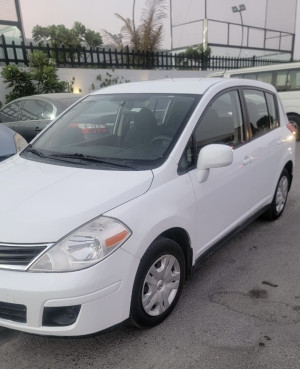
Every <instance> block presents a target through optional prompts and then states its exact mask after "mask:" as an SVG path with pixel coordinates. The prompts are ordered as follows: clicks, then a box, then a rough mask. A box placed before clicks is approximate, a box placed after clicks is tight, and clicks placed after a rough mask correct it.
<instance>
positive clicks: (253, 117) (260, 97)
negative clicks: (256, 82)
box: [244, 89, 279, 137]
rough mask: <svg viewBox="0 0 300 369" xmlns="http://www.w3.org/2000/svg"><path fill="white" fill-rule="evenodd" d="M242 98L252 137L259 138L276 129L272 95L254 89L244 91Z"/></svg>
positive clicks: (276, 121) (275, 114) (276, 117)
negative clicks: (243, 98)
mask: <svg viewBox="0 0 300 369" xmlns="http://www.w3.org/2000/svg"><path fill="white" fill-rule="evenodd" d="M244 97H245V101H246V105H247V111H248V117H249V124H250V129H251V135H252V137H257V136H261V135H263V134H265V133H267V132H269V131H270V130H271V129H273V128H276V127H278V125H279V121H278V116H277V111H276V104H275V100H274V96H273V95H272V94H269V93H265V92H264V91H259V90H255V89H251V90H250V89H249V90H247V89H245V90H244Z"/></svg>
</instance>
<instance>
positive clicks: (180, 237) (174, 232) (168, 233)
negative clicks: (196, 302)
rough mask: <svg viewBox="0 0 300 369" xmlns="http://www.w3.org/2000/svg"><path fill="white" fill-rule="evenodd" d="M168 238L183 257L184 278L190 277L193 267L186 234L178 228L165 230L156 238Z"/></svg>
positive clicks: (189, 243) (189, 242) (188, 239)
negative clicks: (175, 244) (173, 242)
mask: <svg viewBox="0 0 300 369" xmlns="http://www.w3.org/2000/svg"><path fill="white" fill-rule="evenodd" d="M162 237H164V238H168V239H170V240H172V241H175V242H176V243H177V244H178V245H179V246H180V247H181V249H182V251H183V253H184V257H185V266H186V278H188V277H190V275H191V273H192V265H193V249H192V247H191V240H190V236H189V234H188V232H187V231H186V230H185V229H183V228H180V227H174V228H170V229H167V230H165V231H164V232H162V233H161V234H160V235H159V236H158V237H157V238H162Z"/></svg>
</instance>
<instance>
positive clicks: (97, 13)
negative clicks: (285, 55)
mask: <svg viewBox="0 0 300 369" xmlns="http://www.w3.org/2000/svg"><path fill="white" fill-rule="evenodd" d="M3 1H4V0H3ZM145 1H146V0H19V2H20V7H21V14H22V18H23V24H24V30H25V35H26V38H31V31H32V28H33V27H34V26H35V25H41V26H48V25H51V24H64V25H65V26H66V27H68V28H71V27H72V25H73V24H74V22H75V21H79V22H81V23H83V24H84V25H85V26H86V27H87V28H90V29H92V30H94V31H96V32H100V34H102V35H103V29H105V30H107V31H109V32H111V33H113V34H116V33H119V32H120V28H121V26H122V22H121V21H120V20H119V19H118V18H117V17H116V16H115V15H114V13H119V14H120V15H122V16H123V17H125V18H127V17H129V18H132V12H133V4H135V20H136V23H137V24H138V23H139V19H140V15H141V9H142V8H143V7H144V5H145ZM295 1H296V0H284V1H283V0H240V1H238V0H184V1H183V0H172V14H173V24H180V23H185V22H188V21H195V20H198V19H202V18H203V17H204V14H203V13H204V9H205V8H204V6H205V2H206V4H207V13H208V18H211V19H218V20H225V21H228V22H233V23H237V24H240V22H241V20H240V14H239V13H232V11H231V6H233V5H239V4H240V3H242V2H243V3H244V4H245V5H246V11H245V12H243V13H242V15H243V22H244V24H245V25H255V26H258V27H264V26H265V25H267V27H268V28H271V29H274V27H276V29H278V28H284V29H285V30H287V29H288V28H291V29H290V30H289V31H290V32H293V24H294V21H295V19H297V22H296V43H295V58H298V59H300V1H299V4H298V6H297V8H296V10H297V12H296V13H295V5H294V3H295ZM276 2H277V6H276V4H275V3H276ZM166 4H167V6H168V8H169V4H170V1H169V0H166ZM273 5H275V6H273ZM279 7H281V9H279ZM266 9H268V14H269V15H271V16H270V17H269V18H268V19H266V17H265V13H266ZM298 13H299V15H298ZM168 14H169V10H168ZM218 27H219V28H220V29H219V30H218ZM224 27H225V26H224ZM215 29H216V33H215V35H216V39H218V37H223V39H224V37H225V36H224V34H225V33H226V32H224V31H223V29H222V24H221V23H219V24H216V27H215ZM164 30H165V34H164V43H163V47H164V48H165V49H170V47H171V37H170V21H169V17H168V18H167V19H166V20H165V24H164ZM217 31H218V32H217ZM201 34H202V29H201V28H199V23H194V24H191V25H190V26H184V27H176V28H173V46H174V47H176V46H178V47H179V46H181V45H184V44H185V43H186V42H188V41H191V43H194V42H195V43H200V42H201V37H200V39H199V36H198V35H201ZM231 37H235V38H236V40H240V39H241V29H240V28H238V27H237V28H236V29H235V30H234V29H233V31H231ZM253 37H254V38H255V35H253ZM218 40H220V41H223V40H222V39H218ZM218 40H217V41H218ZM224 41H225V40H224ZM239 42H240V41H237V43H239ZM244 42H246V34H244ZM298 44H299V47H298Z"/></svg>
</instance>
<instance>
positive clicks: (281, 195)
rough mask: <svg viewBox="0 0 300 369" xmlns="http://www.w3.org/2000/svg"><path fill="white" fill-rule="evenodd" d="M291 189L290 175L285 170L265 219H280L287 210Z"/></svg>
mask: <svg viewBox="0 0 300 369" xmlns="http://www.w3.org/2000/svg"><path fill="white" fill-rule="evenodd" d="M289 188H290V174H289V172H288V171H287V169H283V171H282V173H281V175H280V178H279V181H278V183H277V187H276V191H275V195H274V197H273V200H272V203H271V205H270V207H269V209H268V210H267V211H266V212H265V213H264V218H266V219H268V220H275V219H277V218H279V217H280V215H281V214H282V213H283V210H284V208H285V204H286V202H287V197H288V193H289Z"/></svg>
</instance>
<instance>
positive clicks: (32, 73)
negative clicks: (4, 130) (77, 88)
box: [1, 51, 74, 103]
mask: <svg viewBox="0 0 300 369" xmlns="http://www.w3.org/2000/svg"><path fill="white" fill-rule="evenodd" d="M29 67H30V69H29V71H28V70H24V69H21V68H19V67H18V66H17V65H7V66H6V67H4V68H3V69H2V72H1V76H2V77H3V81H4V82H5V83H8V87H10V88H11V92H9V93H8V94H6V96H5V100H6V103H8V102H10V101H12V100H14V99H17V98H19V97H23V96H29V95H35V94H42V93H50V92H69V91H70V90H72V85H73V84H74V80H72V81H71V82H70V83H68V82H66V81H60V80H59V78H58V75H57V69H56V66H55V63H54V62H53V60H52V59H49V58H48V57H47V56H46V55H45V54H44V53H43V52H42V51H34V52H33V53H32V54H31V55H30V57H29Z"/></svg>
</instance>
